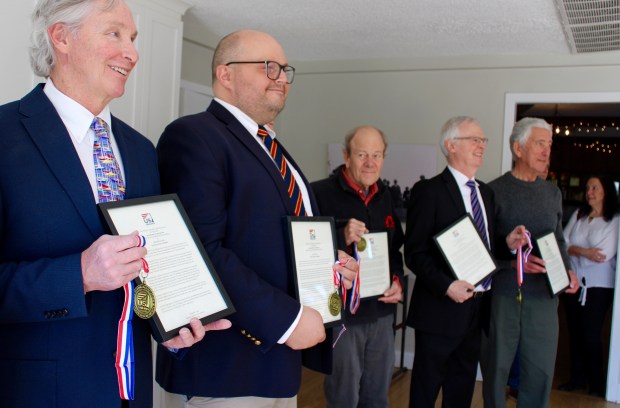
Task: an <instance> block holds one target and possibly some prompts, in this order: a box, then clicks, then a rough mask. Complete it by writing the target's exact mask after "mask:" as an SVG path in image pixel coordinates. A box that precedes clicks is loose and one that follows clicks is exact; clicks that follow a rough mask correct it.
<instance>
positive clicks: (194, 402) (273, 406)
mask: <svg viewBox="0 0 620 408" xmlns="http://www.w3.org/2000/svg"><path fill="white" fill-rule="evenodd" d="M165 406H166V408H202V407H205V408H296V407H297V397H296V396H295V397H293V398H260V397H236V398H207V397H192V398H191V399H188V398H187V397H186V396H185V395H180V394H172V393H169V392H166V393H165Z"/></svg>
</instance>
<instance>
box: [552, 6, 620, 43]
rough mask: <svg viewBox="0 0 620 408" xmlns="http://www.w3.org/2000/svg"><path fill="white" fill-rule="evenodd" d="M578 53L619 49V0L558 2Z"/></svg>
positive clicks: (565, 26) (564, 22) (564, 23)
mask: <svg viewBox="0 0 620 408" xmlns="http://www.w3.org/2000/svg"><path fill="white" fill-rule="evenodd" d="M555 2H556V4H557V6H558V9H559V11H560V16H561V17H562V24H563V26H564V32H565V33H566V39H567V40H568V43H569V45H570V47H571V51H572V52H573V53H575V54H578V53H584V52H601V51H615V50H620V0H555Z"/></svg>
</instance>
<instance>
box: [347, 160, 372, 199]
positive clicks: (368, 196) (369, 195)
mask: <svg viewBox="0 0 620 408" xmlns="http://www.w3.org/2000/svg"><path fill="white" fill-rule="evenodd" d="M342 175H343V177H344V181H345V182H346V183H347V185H348V186H349V187H351V188H352V189H353V191H355V192H356V193H357V195H358V196H359V197H360V198H361V199H362V201H364V203H366V205H368V203H369V202H370V200H372V198H373V197H374V196H375V194H377V193H378V192H379V186H378V185H377V182H375V183H374V184H373V185H371V186H370V187H368V193H366V190H364V189H363V188H362V187H361V186H359V185H358V184H357V183H355V181H353V179H352V178H351V177H349V175H348V174H347V171H346V166H342Z"/></svg>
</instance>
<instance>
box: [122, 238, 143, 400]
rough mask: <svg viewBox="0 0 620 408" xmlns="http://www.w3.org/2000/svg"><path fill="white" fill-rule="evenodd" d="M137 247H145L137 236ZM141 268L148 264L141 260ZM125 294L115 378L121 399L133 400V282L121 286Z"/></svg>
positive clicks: (141, 239)
mask: <svg viewBox="0 0 620 408" xmlns="http://www.w3.org/2000/svg"><path fill="white" fill-rule="evenodd" d="M137 238H138V244H137V245H136V246H137V247H143V246H146V237H144V236H143V235H138V236H137ZM142 267H143V268H144V269H145V272H148V264H147V263H146V260H145V259H144V258H142ZM123 291H124V292H125V302H124V303H123V312H122V313H121V318H120V319H119V321H118V333H117V338H116V361H115V362H114V365H115V367H116V376H117V378H118V391H119V394H120V397H121V399H124V400H133V398H134V387H135V369H134V364H135V361H134V351H133V330H132V326H131V318H132V317H133V303H134V292H133V281H129V282H127V283H126V284H125V285H124V286H123Z"/></svg>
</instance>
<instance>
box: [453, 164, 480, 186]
mask: <svg viewBox="0 0 620 408" xmlns="http://www.w3.org/2000/svg"><path fill="white" fill-rule="evenodd" d="M448 170H450V173H452V176H454V179H455V180H456V184H457V185H458V186H459V187H462V186H465V185H466V184H467V182H468V181H469V180H470V179H468V178H467V176H466V175H464V174H463V173H461V172H460V171H458V170H457V169H455V168H454V167H452V166H450V165H448ZM471 180H472V181H473V182H474V183H476V186H478V182H477V181H476V180H475V179H471Z"/></svg>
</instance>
